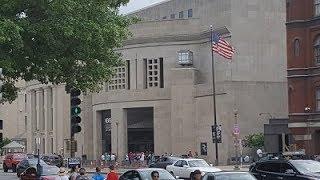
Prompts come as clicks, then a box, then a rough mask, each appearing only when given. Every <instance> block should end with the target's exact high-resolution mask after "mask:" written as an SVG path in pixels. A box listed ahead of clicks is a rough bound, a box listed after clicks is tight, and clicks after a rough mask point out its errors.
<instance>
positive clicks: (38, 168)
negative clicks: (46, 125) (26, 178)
mask: <svg viewBox="0 0 320 180" xmlns="http://www.w3.org/2000/svg"><path fill="white" fill-rule="evenodd" d="M36 144H37V155H38V163H37V178H38V179H40V176H41V174H42V167H41V165H40V145H41V140H40V137H37V138H36Z"/></svg>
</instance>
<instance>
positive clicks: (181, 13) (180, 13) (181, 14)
mask: <svg viewBox="0 0 320 180" xmlns="http://www.w3.org/2000/svg"><path fill="white" fill-rule="evenodd" d="M179 18H180V19H182V18H183V11H180V12H179Z"/></svg>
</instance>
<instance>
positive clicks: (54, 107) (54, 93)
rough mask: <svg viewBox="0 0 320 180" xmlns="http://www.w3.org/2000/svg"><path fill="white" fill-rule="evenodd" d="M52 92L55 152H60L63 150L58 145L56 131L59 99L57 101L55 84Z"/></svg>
mask: <svg viewBox="0 0 320 180" xmlns="http://www.w3.org/2000/svg"><path fill="white" fill-rule="evenodd" d="M51 93H52V111H51V113H52V126H53V127H52V137H53V147H54V148H53V153H59V152H60V151H61V150H60V149H59V147H57V144H58V143H57V138H56V136H57V133H56V129H57V116H56V111H57V101H56V97H57V92H56V87H55V86H53V87H52V88H51Z"/></svg>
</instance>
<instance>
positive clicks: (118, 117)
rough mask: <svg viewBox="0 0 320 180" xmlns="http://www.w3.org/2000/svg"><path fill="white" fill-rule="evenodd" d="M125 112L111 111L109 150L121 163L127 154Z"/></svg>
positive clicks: (119, 110) (118, 109)
mask: <svg viewBox="0 0 320 180" xmlns="http://www.w3.org/2000/svg"><path fill="white" fill-rule="evenodd" d="M127 125H128V124H127V110H126V109H122V108H113V109H111V150H112V153H115V154H116V155H117V156H118V160H119V161H120V162H121V161H122V160H123V159H124V157H125V155H126V154H127V153H128V128H127Z"/></svg>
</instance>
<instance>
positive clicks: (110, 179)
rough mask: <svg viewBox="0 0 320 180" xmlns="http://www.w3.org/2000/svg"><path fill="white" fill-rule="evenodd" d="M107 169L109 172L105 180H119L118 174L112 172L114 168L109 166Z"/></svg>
mask: <svg viewBox="0 0 320 180" xmlns="http://www.w3.org/2000/svg"><path fill="white" fill-rule="evenodd" d="M109 169H110V172H109V173H108V175H107V180H119V177H118V173H116V171H115V170H114V166H113V165H111V166H110V167H109Z"/></svg>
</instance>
